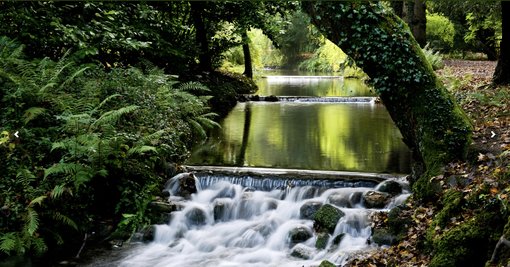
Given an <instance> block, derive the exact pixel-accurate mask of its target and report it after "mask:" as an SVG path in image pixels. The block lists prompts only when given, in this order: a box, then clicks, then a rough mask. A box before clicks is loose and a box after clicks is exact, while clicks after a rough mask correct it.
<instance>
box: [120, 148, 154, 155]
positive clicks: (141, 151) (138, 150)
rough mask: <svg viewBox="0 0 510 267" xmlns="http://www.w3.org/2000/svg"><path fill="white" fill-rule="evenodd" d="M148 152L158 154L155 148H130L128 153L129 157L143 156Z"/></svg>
mask: <svg viewBox="0 0 510 267" xmlns="http://www.w3.org/2000/svg"><path fill="white" fill-rule="evenodd" d="M147 152H154V153H158V151H157V150H156V148H155V147H153V146H135V147H132V148H130V149H129V150H128V151H127V154H128V155H129V156H131V155H133V154H135V155H143V154H144V153H147Z"/></svg>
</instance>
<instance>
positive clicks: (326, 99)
mask: <svg viewBox="0 0 510 267" xmlns="http://www.w3.org/2000/svg"><path fill="white" fill-rule="evenodd" d="M238 100H239V101H240V102H246V101H266V102H312V103H361V104H378V103H380V100H379V98H377V97H369V96H367V97H342V96H274V95H270V96H259V95H240V96H239V97H238Z"/></svg>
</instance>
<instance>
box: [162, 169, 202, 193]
mask: <svg viewBox="0 0 510 267" xmlns="http://www.w3.org/2000/svg"><path fill="white" fill-rule="evenodd" d="M197 183H198V180H197V178H196V177H195V175H194V174H193V173H191V172H184V173H179V174H177V175H175V176H174V177H172V178H170V179H169V180H168V181H167V182H166V183H165V189H163V193H165V194H168V195H171V196H179V197H183V198H185V199H189V198H190V197H191V194H194V193H196V192H197Z"/></svg>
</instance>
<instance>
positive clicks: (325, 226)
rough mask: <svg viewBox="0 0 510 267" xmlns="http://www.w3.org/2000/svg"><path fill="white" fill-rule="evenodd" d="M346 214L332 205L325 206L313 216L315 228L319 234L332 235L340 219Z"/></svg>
mask: <svg viewBox="0 0 510 267" xmlns="http://www.w3.org/2000/svg"><path fill="white" fill-rule="evenodd" d="M343 216H345V213H343V211H341V210H340V209H338V208H337V207H335V206H333V205H331V204H325V205H323V206H322V207H321V208H320V209H319V210H318V211H317V212H316V213H315V215H314V216H313V219H314V223H313V228H314V229H315V230H316V231H317V232H326V233H330V234H332V233H333V232H334V231H335V228H336V225H337V223H338V221H339V220H340V218H342V217H343Z"/></svg>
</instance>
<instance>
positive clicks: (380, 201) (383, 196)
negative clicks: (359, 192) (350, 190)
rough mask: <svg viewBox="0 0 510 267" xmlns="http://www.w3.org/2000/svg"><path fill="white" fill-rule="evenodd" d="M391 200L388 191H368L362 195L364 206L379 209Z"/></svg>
mask: <svg viewBox="0 0 510 267" xmlns="http://www.w3.org/2000/svg"><path fill="white" fill-rule="evenodd" d="M390 200H391V195H390V194H388V193H383V192H377V191H368V192H366V193H365V194H364V195H363V202H364V204H365V207H366V208H369V209H372V208H375V209H381V208H384V206H386V204H388V203H389V202H390Z"/></svg>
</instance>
